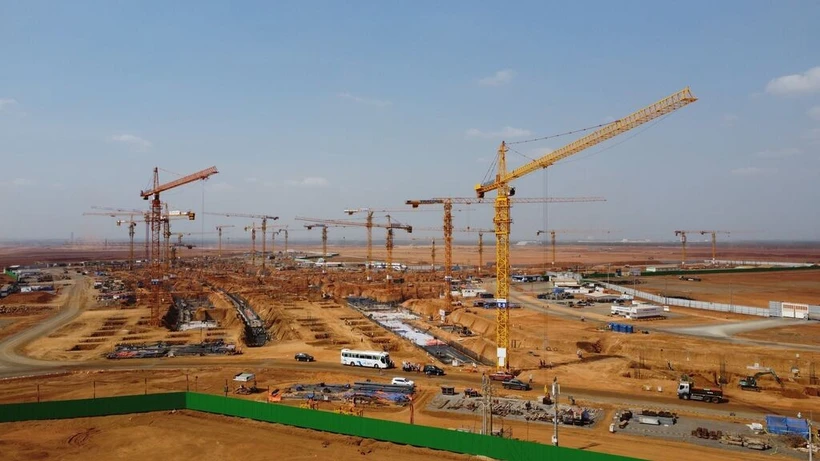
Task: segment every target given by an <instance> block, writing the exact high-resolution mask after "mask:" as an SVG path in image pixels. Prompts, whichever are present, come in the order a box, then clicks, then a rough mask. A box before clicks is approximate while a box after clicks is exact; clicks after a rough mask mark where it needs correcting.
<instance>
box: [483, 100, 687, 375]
mask: <svg viewBox="0 0 820 461" xmlns="http://www.w3.org/2000/svg"><path fill="white" fill-rule="evenodd" d="M695 101H697V98H696V97H695V96H694V95H692V92H691V91H690V90H689V88H688V87H687V88H684V89H683V90H681V91H678V92H677V93H675V94H672V95H670V96H667V97H666V98H664V99H662V100H660V101H658V102H656V103H654V104H652V105H650V106H647V107H645V108H643V109H641V110H639V111H637V112H634V113H632V114H630V115H627V116H626V117H624V118H622V119H619V120H616V121H614V122H612V123H609V124H607V125H605V126H603V127H601V128H599V129H597V130H595V131H593V132H592V133H590V134H588V135H585V136H583V137H581V138H579V139H577V140H575V141H573V142H572V143H570V144H568V145H566V146H564V147H561V148H559V149H557V150H554V151H552V152H550V153H549V154H547V155H544V156H543V157H540V158H538V159H536V160H533V161H531V162H529V163H527V164H525V165H523V166H521V167H518V168H516V169H514V170H512V171H507V144H506V143H505V142H503V141H502V142H501V145H500V146H499V148H498V159H497V165H498V168H497V172H496V175H495V178H493V179H491V180H490V181H487V182H484V183H482V184H478V185H476V186H475V193H476V196H477V197H479V198H483V197H484V195H485V194H487V193H488V192H492V191H496V198H495V216H494V217H493V223H494V224H495V241H496V245H495V249H496V279H497V281H496V284H497V287H496V296H497V297H498V300H499V303H498V305H499V308H498V309H497V310H496V349H497V353H496V356H497V358H498V362H497V364H498V368H509V366H510V365H509V360H508V352H509V349H510V311H509V305H508V304H507V303H508V300H507V297H508V296H509V290H510V285H509V283H510V259H509V258H510V224H511V222H512V221H511V218H510V204H511V197H512V196H513V195H515V188H513V187H511V186H510V183H511V182H512V181H513V180H515V179H518V178H520V177H522V176H526V175H528V174H530V173H532V172H535V171H538V170H541V169H543V168H547V167H549V166H550V165H553V164H554V163H556V162H558V161H560V160H563V159H565V158H567V157H570V156H572V155H575V154H577V153H579V152H581V151H583V150H585V149H588V148H590V147H593V146H595V145H598V144H600V143H602V142H604V141H606V140H608V139H611V138H613V137H615V136H617V135H619V134H621V133H624V132H627V131H629V130H632V129H633V128H636V127H638V126H640V125H643V124H644V123H647V122H650V121H652V120H655V119H657V118H658V117H662V116H664V115H666V114H668V113H670V112H673V111H676V110H678V109H680V108H682V107H684V106H686V105H688V104H690V103H693V102H695Z"/></svg>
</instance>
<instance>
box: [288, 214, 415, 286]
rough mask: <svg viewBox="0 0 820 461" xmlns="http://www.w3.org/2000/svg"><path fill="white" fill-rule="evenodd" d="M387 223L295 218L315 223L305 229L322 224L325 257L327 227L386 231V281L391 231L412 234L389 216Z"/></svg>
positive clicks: (389, 270) (390, 259)
mask: <svg viewBox="0 0 820 461" xmlns="http://www.w3.org/2000/svg"><path fill="white" fill-rule="evenodd" d="M386 217H387V223H386V224H384V223H374V222H372V221H371V222H370V223H369V224H368V223H366V222H361V221H345V220H339V219H317V218H305V217H299V216H297V217H296V220H297V221H305V222H309V223H316V224H305V227H306V228H308V229H310V228H311V227H319V225H320V224H324V226H323V227H322V253H323V255H327V226H328V225H332V226H333V227H368V225H369V226H371V227H379V228H382V229H387V238H386V239H385V248H386V250H387V267H386V269H387V280H390V279H391V278H392V271H393V229H402V230H404V231H406V232H407V233H408V234H412V233H413V226H410V225H407V224H402V223H398V222H393V221H392V220H391V218H390V215H387V216H386ZM368 264H369V263H368Z"/></svg>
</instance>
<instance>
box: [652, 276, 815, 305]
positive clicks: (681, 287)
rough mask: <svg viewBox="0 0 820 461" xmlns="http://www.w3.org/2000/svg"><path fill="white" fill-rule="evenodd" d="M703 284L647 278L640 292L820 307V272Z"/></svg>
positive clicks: (722, 278) (711, 280) (708, 279)
mask: <svg viewBox="0 0 820 461" xmlns="http://www.w3.org/2000/svg"><path fill="white" fill-rule="evenodd" d="M698 277H699V278H700V279H701V281H700V282H687V281H683V280H679V279H678V277H677V276H657V277H644V278H641V279H640V282H641V283H640V285H638V289H639V290H643V291H648V292H650V293H656V294H658V295H661V296H670V297H672V296H678V297H686V298H691V299H694V300H697V301H711V302H718V303H726V304H731V303H734V304H739V305H744V306H755V307H762V308H768V307H769V301H790V302H796V303H808V304H820V270H805V271H795V272H762V273H760V272H758V273H749V274H738V273H733V274H709V275H698Z"/></svg>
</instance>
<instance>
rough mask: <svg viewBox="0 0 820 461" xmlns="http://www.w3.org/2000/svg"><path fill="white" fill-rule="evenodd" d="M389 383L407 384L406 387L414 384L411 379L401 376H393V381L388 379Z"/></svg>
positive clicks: (396, 384) (395, 384)
mask: <svg viewBox="0 0 820 461" xmlns="http://www.w3.org/2000/svg"><path fill="white" fill-rule="evenodd" d="M390 384H392V385H394V386H407V387H414V386H415V385H416V383H415V382H413V380H412V379H407V378H402V377H401V376H396V377H395V378H393V381H390Z"/></svg>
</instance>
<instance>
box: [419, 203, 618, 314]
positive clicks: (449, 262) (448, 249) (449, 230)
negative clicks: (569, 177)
mask: <svg viewBox="0 0 820 461" xmlns="http://www.w3.org/2000/svg"><path fill="white" fill-rule="evenodd" d="M604 201H606V199H605V198H602V197H531V198H517V199H515V202H514V203H574V202H604ZM454 203H457V204H464V205H472V204H482V203H483V204H490V203H492V202H490V201H485V200H484V199H483V198H475V197H438V198H432V199H424V200H407V201H406V202H405V204H406V205H410V206H412V207H413V208H418V207H419V206H420V205H443V206H444V226H443V231H444V282H445V284H447V285H448V286H449V284H450V280H452V279H453V204H454ZM446 297H447V302H448V303H452V302H453V297H452V295H451V294H450V290H446Z"/></svg>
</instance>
